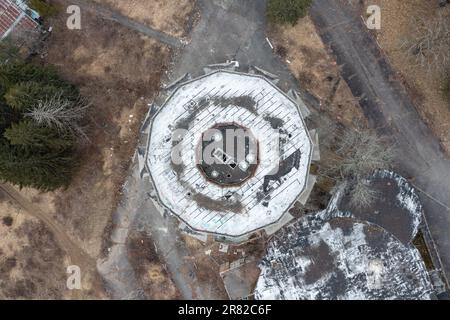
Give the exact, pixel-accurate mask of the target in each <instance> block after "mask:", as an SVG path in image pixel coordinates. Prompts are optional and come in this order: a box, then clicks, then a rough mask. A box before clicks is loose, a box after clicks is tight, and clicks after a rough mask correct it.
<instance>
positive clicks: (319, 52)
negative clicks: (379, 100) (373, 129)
mask: <svg viewBox="0 0 450 320" xmlns="http://www.w3.org/2000/svg"><path fill="white" fill-rule="evenodd" d="M269 37H270V40H271V41H272V42H273V44H274V46H275V51H276V53H277V54H278V55H280V56H281V58H283V59H284V60H286V62H287V64H288V66H289V69H290V70H291V72H292V73H293V74H294V76H295V77H297V79H298V80H299V81H300V83H301V85H302V86H303V87H304V88H305V89H306V90H308V91H309V92H310V93H312V94H313V95H315V96H316V97H317V98H318V99H319V100H320V102H321V105H322V107H323V108H324V109H325V110H327V111H329V112H330V113H331V114H332V115H333V116H334V118H335V119H337V120H339V121H340V122H342V123H343V124H344V125H350V124H352V123H364V122H365V120H364V119H365V118H364V116H363V114H362V111H361V109H360V107H359V104H358V101H357V100H356V99H355V98H354V97H353V95H352V93H351V91H350V88H349V87H348V86H347V84H346V82H345V81H343V80H342V81H341V77H340V72H339V68H338V66H337V64H336V61H335V60H334V58H333V57H332V55H331V54H330V53H329V52H328V50H327V49H326V47H325V46H324V44H323V42H322V40H321V38H320V36H319V34H318V33H317V31H316V28H315V26H314V24H313V23H312V21H311V19H310V18H309V17H305V18H303V19H301V20H300V21H299V22H298V23H297V24H296V25H295V26H272V30H271V31H270V33H269Z"/></svg>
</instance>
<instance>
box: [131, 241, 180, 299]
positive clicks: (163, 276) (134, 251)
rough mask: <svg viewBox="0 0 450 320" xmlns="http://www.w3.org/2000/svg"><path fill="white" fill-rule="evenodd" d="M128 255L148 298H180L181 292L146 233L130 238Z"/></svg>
mask: <svg viewBox="0 0 450 320" xmlns="http://www.w3.org/2000/svg"><path fill="white" fill-rule="evenodd" d="M127 247H128V257H129V259H130V261H131V264H132V265H133V268H134V270H135V272H136V275H137V276H138V278H139V280H140V282H141V285H142V288H143V289H144V292H145V294H146V296H147V298H148V299H151V300H173V299H179V298H180V293H179V292H178V290H177V288H176V287H175V285H174V283H173V282H172V278H171V276H170V274H169V272H168V271H167V270H166V269H165V268H164V266H163V265H162V263H161V261H160V258H159V256H158V253H157V252H156V249H155V246H154V245H153V241H152V239H150V237H148V236H147V235H146V234H144V233H136V234H132V235H131V236H130V237H129V238H128V246H127Z"/></svg>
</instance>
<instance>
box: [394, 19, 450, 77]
mask: <svg viewBox="0 0 450 320" xmlns="http://www.w3.org/2000/svg"><path fill="white" fill-rule="evenodd" d="M415 27H416V30H415V32H413V35H412V36H411V37H410V38H409V39H407V40H406V41H405V42H404V43H403V44H402V48H403V49H404V50H405V51H406V54H407V56H409V57H411V58H412V59H413V61H414V62H415V63H416V65H418V66H421V67H423V68H425V69H426V70H427V72H432V71H441V70H445V69H447V68H448V67H449V66H450V18H449V16H448V15H446V14H442V13H439V14H438V15H437V17H436V18H435V19H425V18H422V17H421V18H419V19H417V20H416V23H415Z"/></svg>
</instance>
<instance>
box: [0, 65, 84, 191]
mask: <svg viewBox="0 0 450 320" xmlns="http://www.w3.org/2000/svg"><path fill="white" fill-rule="evenodd" d="M88 107H89V104H88V103H87V102H86V101H85V100H84V99H83V98H82V97H81V96H80V94H79V92H78V90H77V88H76V87H74V86H73V85H71V84H69V83H67V82H65V81H64V80H63V79H61V78H60V76H59V75H58V74H57V72H56V71H55V70H54V69H52V68H49V67H42V66H38V65H34V64H31V63H27V62H24V61H21V60H20V59H8V60H7V61H2V62H0V179H1V180H2V181H6V182H10V183H12V184H15V185H19V186H20V187H34V188H37V189H39V190H42V191H50V190H55V189H57V188H60V187H65V186H67V185H68V184H69V183H70V180H71V177H72V175H73V172H74V169H75V168H76V163H77V161H76V152H75V150H76V147H77V141H78V140H79V138H80V137H83V136H84V132H83V130H82V124H83V119H84V116H85V114H86V111H87V109H88Z"/></svg>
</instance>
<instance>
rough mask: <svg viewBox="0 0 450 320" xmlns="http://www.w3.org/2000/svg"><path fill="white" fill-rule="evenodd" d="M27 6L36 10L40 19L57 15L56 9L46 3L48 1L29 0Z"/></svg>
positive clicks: (54, 6)
mask: <svg viewBox="0 0 450 320" xmlns="http://www.w3.org/2000/svg"><path fill="white" fill-rule="evenodd" d="M29 6H30V8H31V9H34V10H36V11H37V12H38V13H39V15H40V16H41V17H42V18H49V17H53V16H55V15H56V14H57V13H58V11H59V10H58V7H57V6H56V5H53V4H51V3H49V2H48V0H47V1H46V0H30V3H29Z"/></svg>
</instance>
